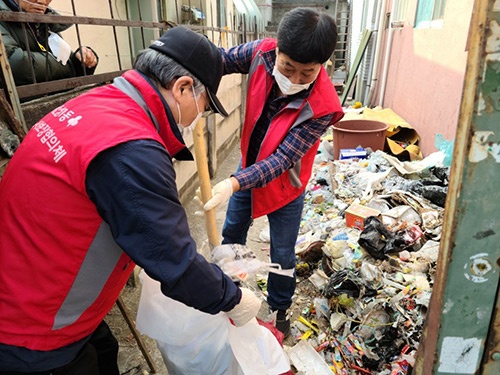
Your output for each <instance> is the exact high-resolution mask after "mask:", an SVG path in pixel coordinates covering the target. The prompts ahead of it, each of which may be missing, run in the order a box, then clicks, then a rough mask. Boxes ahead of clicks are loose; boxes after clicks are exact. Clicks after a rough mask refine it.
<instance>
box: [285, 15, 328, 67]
mask: <svg viewBox="0 0 500 375" xmlns="http://www.w3.org/2000/svg"><path fill="white" fill-rule="evenodd" d="M277 39H278V49H279V51H280V52H283V53H284V54H286V55H288V56H290V58H291V59H292V60H294V61H297V62H299V63H302V64H308V63H320V64H323V63H325V62H326V61H327V60H328V59H329V58H330V56H331V55H332V53H333V51H334V50H335V45H336V44H337V25H336V24H335V20H334V19H333V18H332V17H330V16H329V15H328V14H326V13H319V12H317V11H315V10H313V9H309V8H295V9H292V10H290V11H289V12H287V13H285V15H284V16H283V18H282V19H281V22H280V24H279V26H278V36H277Z"/></svg>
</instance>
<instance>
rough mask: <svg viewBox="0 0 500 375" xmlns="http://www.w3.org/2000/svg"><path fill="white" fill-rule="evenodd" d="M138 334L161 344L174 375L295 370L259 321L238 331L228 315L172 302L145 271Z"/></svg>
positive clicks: (272, 374) (276, 374)
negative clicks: (208, 312)
mask: <svg viewBox="0 0 500 375" xmlns="http://www.w3.org/2000/svg"><path fill="white" fill-rule="evenodd" d="M139 277H140V280H141V282H142V290H141V297H140V300H139V308H138V312H137V320H136V325H137V329H138V330H139V331H140V332H141V333H143V334H145V335H148V336H149V337H151V338H152V339H154V340H156V343H157V346H158V349H159V350H160V353H161V355H162V357H163V361H164V362H165V366H166V367H167V370H168V373H169V375H181V374H182V375H184V374H213V375H254V374H255V375H257V374H259V375H260V374H264V375H279V374H283V373H286V372H287V371H289V370H290V364H289V361H288V358H287V356H286V354H285V352H284V350H283V348H282V347H281V345H280V343H279V342H278V340H277V339H276V337H275V336H274V335H273V333H272V332H271V331H270V330H269V329H267V328H266V327H264V326H261V325H259V324H258V322H257V320H256V319H253V320H252V321H251V322H250V323H247V324H246V325H244V326H243V327H235V326H233V325H232V324H231V323H230V321H229V318H228V317H227V315H226V314H225V313H219V314H216V315H211V314H207V313H204V312H201V311H199V310H196V309H194V308H192V307H189V306H186V305H184V304H183V303H181V302H178V301H175V300H173V299H171V298H168V297H166V296H165V295H163V294H162V293H161V290H160V283H159V282H157V281H156V280H153V279H151V278H150V277H149V276H148V275H147V274H146V273H145V272H144V271H141V273H140V275H139Z"/></svg>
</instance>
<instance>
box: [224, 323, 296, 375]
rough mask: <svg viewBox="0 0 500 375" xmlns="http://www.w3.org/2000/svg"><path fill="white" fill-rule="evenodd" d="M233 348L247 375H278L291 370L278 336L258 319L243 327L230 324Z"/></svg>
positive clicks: (230, 340) (230, 338) (230, 339)
mask: <svg viewBox="0 0 500 375" xmlns="http://www.w3.org/2000/svg"><path fill="white" fill-rule="evenodd" d="M229 342H230V344H231V349H232V351H233V353H234V356H235V357H236V360H237V361H238V364H239V365H240V368H241V369H242V371H243V374H245V375H278V374H284V373H286V372H288V371H289V370H290V362H289V360H288V357H287V356H286V354H285V352H284V350H283V348H282V347H281V346H280V344H279V342H278V340H277V339H276V337H275V336H274V335H273V334H272V332H271V331H270V330H268V329H267V328H266V327H263V326H261V325H260V324H259V323H258V322H257V319H255V318H254V319H252V320H251V321H250V322H248V323H247V324H245V325H244V326H243V327H235V326H233V325H230V326H229Z"/></svg>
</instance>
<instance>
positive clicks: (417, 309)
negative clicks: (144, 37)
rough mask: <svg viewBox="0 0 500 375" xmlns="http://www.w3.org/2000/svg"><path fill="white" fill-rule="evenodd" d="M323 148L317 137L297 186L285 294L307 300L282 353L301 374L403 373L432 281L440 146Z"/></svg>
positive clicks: (442, 180) (441, 176)
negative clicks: (413, 155)
mask: <svg viewBox="0 0 500 375" xmlns="http://www.w3.org/2000/svg"><path fill="white" fill-rule="evenodd" d="M330 149H331V145H330V142H328V141H326V140H324V141H323V143H322V145H321V147H320V153H319V154H318V156H317V160H316V164H315V170H314V173H313V178H312V179H311V181H310V184H309V186H308V188H307V191H306V203H305V208H304V215H303V219H302V223H301V231H300V235H299V238H298V241H297V244H296V255H297V268H296V272H297V279H298V284H297V292H296V295H295V297H294V298H295V303H298V302H299V301H298V300H300V304H301V305H303V306H306V307H305V308H303V309H302V311H301V313H300V316H298V317H297V316H296V317H294V319H292V321H293V323H292V336H293V338H294V340H295V341H294V342H295V344H294V345H293V346H291V347H287V348H286V351H287V354H288V356H289V358H290V360H291V362H292V364H293V365H294V367H295V368H296V370H297V371H298V372H300V373H302V374H304V375H307V374H316V373H334V374H388V375H389V374H390V375H397V374H407V373H409V372H410V369H411V367H412V366H413V365H414V362H415V354H416V351H417V349H418V345H419V341H420V337H421V333H422V328H423V323H424V320H425V316H426V312H427V309H428V306H429V301H430V296H431V292H432V286H433V283H434V274H435V269H436V261H437V258H438V251H439V241H440V237H441V229H442V223H443V216H444V205H445V200H446V193H447V185H448V177H449V167H445V166H443V163H442V161H443V158H444V157H445V155H444V154H443V153H442V152H437V153H435V154H431V155H429V157H427V158H424V159H423V160H420V161H416V162H402V161H400V160H398V159H396V158H395V157H393V156H391V155H389V154H386V153H384V152H383V151H376V152H370V150H367V157H366V158H364V159H357V158H353V159H345V160H333V157H332V154H333V153H332V152H331V150H330ZM325 369H329V371H328V372H321V371H325Z"/></svg>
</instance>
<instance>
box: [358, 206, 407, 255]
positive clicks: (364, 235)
mask: <svg viewBox="0 0 500 375" xmlns="http://www.w3.org/2000/svg"><path fill="white" fill-rule="evenodd" d="M358 244H359V246H361V247H362V248H363V249H365V250H366V251H367V252H368V253H369V254H370V255H371V256H372V257H374V258H375V259H381V260H383V259H386V258H387V255H386V254H389V253H394V252H399V251H401V250H403V249H404V246H405V241H404V239H403V238H401V237H399V236H395V235H394V234H393V233H392V232H391V231H389V229H387V228H386V227H385V225H384V224H383V223H382V222H381V221H380V220H379V219H378V218H377V217H375V216H369V217H367V218H366V219H365V221H364V229H363V231H362V232H361V234H360V235H359V239H358Z"/></svg>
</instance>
